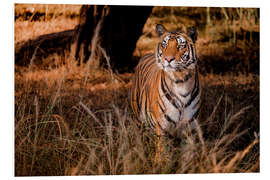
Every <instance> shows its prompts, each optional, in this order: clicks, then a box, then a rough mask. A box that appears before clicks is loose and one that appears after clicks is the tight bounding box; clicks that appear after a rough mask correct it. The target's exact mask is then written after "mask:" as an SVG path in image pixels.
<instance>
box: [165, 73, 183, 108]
mask: <svg viewBox="0 0 270 180" xmlns="http://www.w3.org/2000/svg"><path fill="white" fill-rule="evenodd" d="M164 85H165V87H164ZM165 88H166V89H167V90H166V89H165ZM161 89H162V91H163V93H164V94H165V97H166V98H167V100H168V101H169V102H170V103H171V104H172V105H173V106H174V107H175V108H176V109H181V106H180V105H179V104H178V102H177V101H176V100H175V99H177V97H176V96H175V95H174V94H173V93H172V92H171V91H170V90H169V88H168V86H167V83H166V82H165V80H164V76H162V79H161ZM170 94H172V95H173V97H172V96H171V95H170ZM177 100H178V101H179V102H181V101H180V100H179V99H177Z"/></svg>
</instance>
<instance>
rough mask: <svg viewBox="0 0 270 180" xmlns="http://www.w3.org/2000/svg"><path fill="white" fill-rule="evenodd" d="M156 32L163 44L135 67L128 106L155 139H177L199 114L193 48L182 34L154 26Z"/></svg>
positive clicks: (197, 82) (198, 85)
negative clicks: (171, 137)
mask: <svg viewBox="0 0 270 180" xmlns="http://www.w3.org/2000/svg"><path fill="white" fill-rule="evenodd" d="M156 31H157V32H158V33H159V35H160V38H161V40H162V41H161V42H162V43H159V44H158V46H157V50H156V53H155V54H148V55H146V56H144V57H143V58H142V59H141V60H140V62H139V64H138V65H137V67H136V70H135V75H134V78H133V81H132V87H131V106H132V109H133V111H134V112H135V114H136V115H137V116H138V117H139V118H140V119H142V120H145V121H146V122H147V123H148V124H149V125H150V127H152V128H153V129H154V130H155V132H156V133H157V135H164V134H169V135H172V136H179V134H180V133H181V130H183V128H184V127H186V123H189V124H191V125H192V124H193V122H194V120H196V119H197V117H198V114H199V110H200V94H201V90H200V84H199V78H198V72H197V66H196V62H197V58H196V54H195V48H194V45H193V39H192V38H189V37H188V36H187V35H186V34H184V33H182V32H168V31H167V30H166V29H165V28H164V27H163V26H162V25H157V28H156ZM182 41H186V42H185V44H184V43H183V42H182ZM194 42H195V41H194ZM181 43H182V44H181ZM180 46H181V47H180Z"/></svg>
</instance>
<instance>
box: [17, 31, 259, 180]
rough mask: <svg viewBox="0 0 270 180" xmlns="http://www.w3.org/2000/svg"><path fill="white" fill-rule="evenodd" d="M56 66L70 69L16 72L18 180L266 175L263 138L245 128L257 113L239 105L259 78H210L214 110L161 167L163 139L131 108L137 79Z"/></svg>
mask: <svg viewBox="0 0 270 180" xmlns="http://www.w3.org/2000/svg"><path fill="white" fill-rule="evenodd" d="M96 38H98V36H96ZM92 42H95V44H94V45H92V46H91V47H96V50H98V51H101V53H97V54H98V55H99V56H102V57H93V59H92V60H95V58H97V59H98V58H105V59H106V61H107V63H108V67H110V66H109V64H110V57H109V56H108V55H107V53H106V51H105V50H104V49H103V48H102V47H100V46H99V45H98V44H96V43H97V42H98V41H97V39H94V40H93V41H92ZM34 58H35V55H33V57H32V59H34ZM54 59H55V62H62V61H63V60H64V63H60V64H58V65H57V66H56V67H57V68H52V69H48V70H40V69H38V68H35V66H34V65H33V64H30V66H29V67H27V68H25V69H23V68H20V67H18V71H16V73H15V175H16V176H33V175H42V176H45V175H54V176H58V175H104V174H176V173H177V174H182V173H234V172H238V173H239V172H240V173H246V172H259V170H260V161H259V157H260V155H259V141H260V140H259V132H256V131H255V132H254V134H252V133H251V132H250V131H249V128H251V127H247V126H243V123H244V121H245V120H250V119H249V118H248V116H249V115H250V114H251V113H250V111H254V110H256V108H253V107H252V106H250V105H251V104H244V105H242V104H241V107H237V108H236V105H234V103H232V102H233V101H236V102H239V93H238V94H237V93H236V92H238V91H237V88H238V89H239V87H240V88H242V86H245V88H247V89H248V90H247V92H248V91H252V93H251V95H250V96H252V97H253V96H254V94H253V93H254V92H255V93H256V92H257V91H254V92H253V90H254V89H256V88H258V87H257V85H258V84H256V83H257V82H258V78H255V80H254V79H253V78H254V77H253V76H252V75H250V76H245V75H241V76H238V77H237V76H235V75H233V78H231V77H232V76H220V75H219V76H216V75H213V74H208V75H207V76H205V77H202V85H203V89H204V91H205V93H203V96H204V98H203V99H204V100H205V101H204V103H203V106H204V107H206V108H204V110H203V111H202V113H203V114H202V119H201V120H200V121H199V125H200V126H199V128H197V129H196V130H195V132H190V131H187V132H186V133H185V135H184V137H183V138H182V141H181V142H178V141H176V140H174V139H169V138H165V139H164V141H163V143H164V146H165V147H166V148H165V152H164V153H165V154H164V156H162V161H161V163H160V164H156V162H154V161H153V156H154V155H155V135H154V134H153V132H152V131H151V130H150V128H149V127H148V126H147V124H144V123H142V122H139V121H138V119H137V118H136V117H134V114H133V113H132V111H131V109H130V107H129V102H128V88H129V87H130V79H131V76H132V73H126V74H116V73H114V72H113V71H112V70H111V69H110V68H109V69H91V68H90V67H91V66H89V64H82V65H81V66H77V65H76V62H75V61H74V59H73V58H72V57H69V56H68V55H67V56H65V57H59V56H58V55H55V57H54ZM254 82H255V83H254ZM209 84H211V85H213V86H211V87H210V86H209ZM220 84H222V86H220ZM232 85H234V86H232ZM249 86H251V87H249ZM254 86H256V87H255V88H254ZM213 87H216V88H220V87H223V88H224V89H230V90H231V91H232V92H233V93H232V94H229V93H228V94H229V95H226V93H219V92H220V91H214V90H213V89H214V88H213ZM232 87H233V88H232ZM240 90H243V92H246V91H245V90H244V88H243V89H240ZM223 91H225V90H223ZM234 91H235V92H234ZM243 92H241V93H243ZM241 93H240V94H241ZM209 94H210V95H209ZM241 95H242V94H241ZM228 96H229V97H228ZM240 101H241V99H240ZM211 104H213V106H211ZM224 104H225V105H224ZM253 114H254V113H253ZM253 114H252V115H253ZM255 114H256V112H255ZM257 118H258V115H257V116H254V122H255V123H256V122H257V121H258V119H257ZM255 129H256V128H255ZM209 132H214V133H212V134H211V133H209ZM216 132H217V133H216ZM247 135H248V136H249V139H248V140H246V136H247ZM243 142H244V143H243Z"/></svg>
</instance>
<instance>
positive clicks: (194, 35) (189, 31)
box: [187, 27, 198, 43]
mask: <svg viewBox="0 0 270 180" xmlns="http://www.w3.org/2000/svg"><path fill="white" fill-rule="evenodd" d="M187 34H188V36H189V37H190V38H191V39H192V42H193V43H195V42H196V40H197V36H198V33H197V29H196V28H195V27H189V28H188V29H187Z"/></svg>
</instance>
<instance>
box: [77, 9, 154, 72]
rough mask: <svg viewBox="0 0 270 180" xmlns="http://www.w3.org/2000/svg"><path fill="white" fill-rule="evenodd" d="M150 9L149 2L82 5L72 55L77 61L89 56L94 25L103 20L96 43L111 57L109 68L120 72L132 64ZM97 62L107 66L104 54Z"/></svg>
mask: <svg viewBox="0 0 270 180" xmlns="http://www.w3.org/2000/svg"><path fill="white" fill-rule="evenodd" d="M151 12H152V7H151V6H100V5H93V6H91V5H84V6H82V8H81V12H80V20H79V25H78V27H77V30H76V32H77V33H75V36H74V42H73V45H72V46H73V53H72V55H73V56H74V58H75V59H76V60H77V61H78V63H79V64H80V63H85V62H87V61H88V60H89V58H90V55H91V41H92V39H93V37H94V34H95V28H96V27H97V25H98V23H99V22H100V21H102V26H101V29H100V31H99V35H98V38H99V45H100V46H101V47H102V48H104V49H105V51H106V53H107V54H108V56H109V57H110V63H111V66H112V68H113V69H115V70H118V71H120V72H121V71H125V70H128V69H130V68H133V67H134V65H135V63H134V61H132V53H133V51H134V49H135V47H136V42H137V40H138V39H139V37H140V35H141V34H142V29H143V26H144V24H145V22H146V20H147V18H148V17H149V15H150V13H151ZM92 49H93V48H92ZM94 60H97V59H94ZM100 63H101V64H103V65H105V66H106V61H105V60H104V58H103V59H101V62H100ZM97 64H99V63H97Z"/></svg>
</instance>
